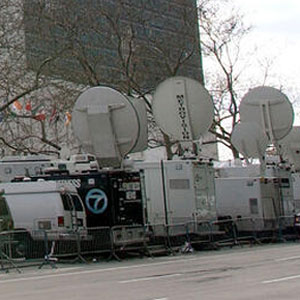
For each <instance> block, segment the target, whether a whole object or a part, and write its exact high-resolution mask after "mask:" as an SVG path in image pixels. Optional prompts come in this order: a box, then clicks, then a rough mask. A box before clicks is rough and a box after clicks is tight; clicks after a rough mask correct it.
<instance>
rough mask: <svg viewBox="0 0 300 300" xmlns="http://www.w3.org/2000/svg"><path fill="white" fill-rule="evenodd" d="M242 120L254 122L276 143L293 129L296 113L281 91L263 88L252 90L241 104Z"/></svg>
mask: <svg viewBox="0 0 300 300" xmlns="http://www.w3.org/2000/svg"><path fill="white" fill-rule="evenodd" d="M240 119H241V123H243V122H254V123H257V124H259V126H261V127H262V130H263V131H264V132H265V134H266V135H267V136H268V137H269V139H270V140H271V141H272V142H273V143H274V141H278V140H280V139H282V138H284V137H285V136H286V135H287V134H288V133H289V132H290V130H291V129H292V126H293V121H294V112H293V107H292V104H291V103H290V101H289V99H288V98H287V97H286V96H285V95H284V94H283V93H282V92H280V91H279V90H277V89H275V88H272V87H267V86H261V87H256V88H254V89H252V90H250V91H249V92H248V93H247V94H246V95H245V96H244V97H243V99H242V101H241V104H240Z"/></svg>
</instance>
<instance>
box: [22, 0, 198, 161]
mask: <svg viewBox="0 0 300 300" xmlns="http://www.w3.org/2000/svg"><path fill="white" fill-rule="evenodd" d="M25 2H27V3H30V4H32V1H30V0H27V1H25ZM188 3H190V2H189V1H187V4H188ZM113 4H114V5H113V7H112V5H109V4H108V2H107V1H98V2H96V1H86V2H84V3H83V2H79V1H74V0H66V1H51V2H49V1H42V0H41V1H37V2H36V3H35V5H34V6H32V5H29V4H28V5H27V6H26V9H25V11H26V14H27V15H30V14H34V15H36V14H37V13H38V15H39V16H40V19H38V24H36V26H35V29H33V32H31V34H30V35H28V41H29V40H30V38H33V40H34V39H35V41H36V40H38V39H43V37H45V38H44V41H45V43H46V44H47V47H48V50H49V51H48V53H46V54H45V55H44V56H43V55H40V56H39V57H38V59H33V61H34V63H32V64H31V67H33V68H35V65H34V64H35V63H36V62H37V64H38V65H40V64H41V63H42V61H43V60H44V59H46V58H47V57H48V56H49V53H50V56H53V57H55V58H56V59H55V60H53V61H52V62H50V63H49V64H47V66H45V68H44V69H43V74H56V75H57V76H60V77H61V78H63V79H66V80H71V81H74V82H78V83H84V84H86V85H88V86H97V85H101V84H102V85H109V86H111V87H115V88H117V89H118V90H120V91H121V92H123V93H125V94H127V95H132V96H135V97H140V98H141V99H142V100H143V101H145V103H146V105H147V108H148V112H149V120H152V121H153V118H152V116H151V113H152V111H151V100H150V99H151V97H149V94H151V92H152V91H153V89H154V88H155V87H156V85H157V84H158V83H159V82H161V81H163V80H164V79H166V78H168V77H170V76H175V75H184V76H189V77H191V76H194V78H195V79H197V80H199V81H202V69H201V56H200V44H199V36H198V20H197V15H196V13H197V11H196V7H194V6H192V7H191V6H190V5H185V2H184V1H183V2H182V3H177V2H175V1H174V4H173V5H174V6H172V5H170V4H168V3H162V4H161V5H155V3H154V2H152V1H146V0H143V1H134V0H126V1H125V0H114V1H113ZM74 5H76V12H77V13H74ZM169 5H170V6H169ZM150 11H151V14H149V12H150ZM175 12H176V14H177V15H176V17H175V18H169V19H168V22H169V23H163V22H164V18H163V17H162V16H163V14H164V13H167V14H172V13H173V14H174V13H175ZM170 20H173V21H172V22H173V23H170ZM155 23H157V24H156V25H155V26H153V24H155ZM27 26H30V22H28V24H27ZM162 28H163V29H164V30H162ZM166 29H168V34H166V33H165V31H166ZM158 33H159V34H158ZM179 33H180V36H181V39H178V38H177V37H178V34H179ZM28 47H29V48H30V43H28ZM32 50H34V49H32ZM66 63H67V64H68V67H67V68H66V67H65V66H66ZM35 69H36V68H35ZM150 126H153V122H152V123H151V125H150ZM150 140H151V143H149V145H151V146H152V147H154V146H158V145H165V146H166V148H167V153H168V157H169V158H171V157H172V155H173V152H172V145H173V144H174V143H176V141H171V139H170V138H169V137H168V136H167V135H166V134H164V133H158V132H157V131H155V133H154V134H152V135H151V136H150Z"/></svg>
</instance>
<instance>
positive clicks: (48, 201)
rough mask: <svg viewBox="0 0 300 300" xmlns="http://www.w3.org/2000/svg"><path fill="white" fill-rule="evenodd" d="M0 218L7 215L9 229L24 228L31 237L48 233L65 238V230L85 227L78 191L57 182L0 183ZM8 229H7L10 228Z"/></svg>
mask: <svg viewBox="0 0 300 300" xmlns="http://www.w3.org/2000/svg"><path fill="white" fill-rule="evenodd" d="M0 190H2V192H3V197H0V207H3V208H5V209H1V211H0V221H1V220H5V221H6V223H9V222H7V219H8V217H10V218H11V220H10V224H11V225H10V226H9V227H10V228H11V229H14V230H26V231H27V232H29V233H30V234H31V236H32V238H41V237H42V233H43V232H45V231H46V232H48V235H49V236H48V237H49V239H60V238H62V237H64V238H65V239H67V238H68V233H71V232H75V231H79V232H80V231H81V230H82V232H84V229H85V228H86V214H85V210H84V206H83V203H82V200H81V199H80V196H79V195H78V193H77V190H76V188H75V187H74V186H72V185H67V184H61V183H59V182H57V181H37V182H13V183H2V184H0ZM10 228H8V229H10Z"/></svg>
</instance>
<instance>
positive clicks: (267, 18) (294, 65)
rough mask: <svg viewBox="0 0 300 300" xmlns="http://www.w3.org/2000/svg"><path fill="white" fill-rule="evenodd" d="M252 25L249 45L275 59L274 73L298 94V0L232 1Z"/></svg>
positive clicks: (299, 18)
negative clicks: (254, 45) (296, 89)
mask: <svg viewBox="0 0 300 300" xmlns="http://www.w3.org/2000/svg"><path fill="white" fill-rule="evenodd" d="M233 2H234V3H235V5H236V6H237V7H238V8H240V10H241V12H243V13H244V17H245V20H246V22H247V24H251V25H252V26H253V30H252V33H251V34H250V39H249V42H251V43H255V44H257V45H258V46H259V47H260V48H259V50H260V51H259V52H258V53H261V55H270V56H273V57H274V66H273V68H274V71H275V72H278V74H279V75H280V77H282V78H284V79H286V80H288V81H289V83H290V84H291V85H294V84H295V85H297V86H298V89H299V91H300V57H299V52H300V0H285V1H283V0H233Z"/></svg>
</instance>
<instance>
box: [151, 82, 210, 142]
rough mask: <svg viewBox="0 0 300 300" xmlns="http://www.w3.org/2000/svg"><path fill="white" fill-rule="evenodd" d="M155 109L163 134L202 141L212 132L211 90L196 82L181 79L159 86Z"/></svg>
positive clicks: (154, 100) (177, 138) (154, 102)
mask: <svg viewBox="0 0 300 300" xmlns="http://www.w3.org/2000/svg"><path fill="white" fill-rule="evenodd" d="M152 109H153V114H154V117H155V120H156V123H157V125H158V126H159V127H160V128H161V130H162V131H163V132H165V133H166V134H168V135H170V136H171V137H173V138H174V139H176V140H178V141H194V140H198V139H199V138H200V137H201V135H202V134H204V133H206V131H208V129H209V127H210V126H211V124H212V122H213V116H214V106H213V101H212V99H211V97H210V95H209V93H208V92H207V90H206V89H205V88H204V87H203V86H202V85H201V84H200V83H199V82H197V81H196V80H193V79H190V78H186V77H180V76H178V77H171V78H168V79H167V80H165V81H163V82H162V83H161V84H159V86H158V87H157V89H156V91H155V93H154V97H153V106H152Z"/></svg>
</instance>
